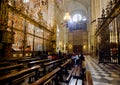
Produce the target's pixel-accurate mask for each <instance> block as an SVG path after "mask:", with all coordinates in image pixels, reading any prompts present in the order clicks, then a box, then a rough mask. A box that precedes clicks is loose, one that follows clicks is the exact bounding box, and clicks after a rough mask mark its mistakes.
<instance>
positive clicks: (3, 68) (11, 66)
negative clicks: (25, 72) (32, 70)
mask: <svg viewBox="0 0 120 85" xmlns="http://www.w3.org/2000/svg"><path fill="white" fill-rule="evenodd" d="M22 68H23V64H16V65H10V66H6V67H1V68H0V73H1V72H2V73H5V72H8V71H12V70H15V69H17V70H20V69H22Z"/></svg>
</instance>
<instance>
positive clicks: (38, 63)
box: [28, 59, 50, 67]
mask: <svg viewBox="0 0 120 85" xmlns="http://www.w3.org/2000/svg"><path fill="white" fill-rule="evenodd" d="M48 61H50V60H49V59H42V60H37V61H32V62H29V63H28V67H31V66H34V65H42V63H45V62H48Z"/></svg>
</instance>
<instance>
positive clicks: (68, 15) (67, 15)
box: [64, 0, 71, 21]
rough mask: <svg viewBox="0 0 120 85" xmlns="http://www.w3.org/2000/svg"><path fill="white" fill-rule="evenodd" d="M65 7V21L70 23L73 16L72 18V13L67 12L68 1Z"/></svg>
mask: <svg viewBox="0 0 120 85" xmlns="http://www.w3.org/2000/svg"><path fill="white" fill-rule="evenodd" d="M64 6H65V8H66V10H65V11H66V12H65V15H64V21H69V20H70V19H71V16H70V13H69V12H68V10H67V2H66V0H65V3H64Z"/></svg>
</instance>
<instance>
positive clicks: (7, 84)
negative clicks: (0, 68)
mask: <svg viewBox="0 0 120 85" xmlns="http://www.w3.org/2000/svg"><path fill="white" fill-rule="evenodd" d="M39 68H40V66H34V67H31V68H27V69H23V70H21V71H18V72H14V73H10V74H7V75H3V76H1V77H0V84H2V85H13V84H15V85H18V84H19V83H21V81H23V80H24V79H26V78H28V77H29V78H30V79H31V77H33V76H34V77H35V76H37V72H38V69H39ZM35 80H37V78H35ZM30 81H31V80H30Z"/></svg>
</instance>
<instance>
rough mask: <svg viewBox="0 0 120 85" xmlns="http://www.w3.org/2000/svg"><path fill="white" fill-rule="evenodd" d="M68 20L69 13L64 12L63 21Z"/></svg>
mask: <svg viewBox="0 0 120 85" xmlns="http://www.w3.org/2000/svg"><path fill="white" fill-rule="evenodd" d="M70 19H71V17H70V14H69V12H66V13H65V16H64V20H70Z"/></svg>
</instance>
